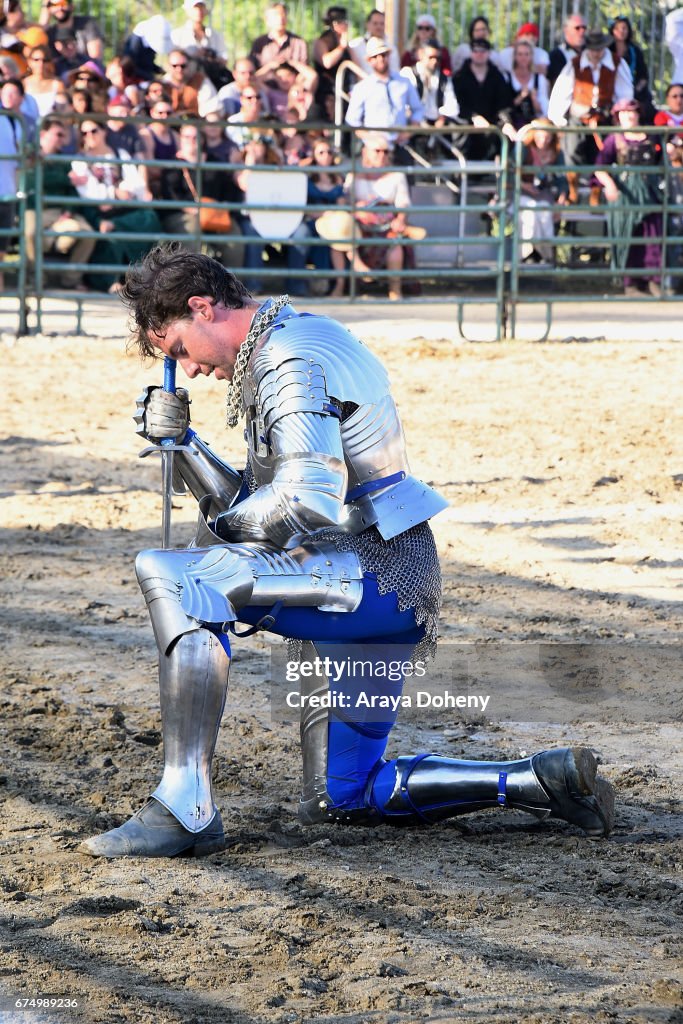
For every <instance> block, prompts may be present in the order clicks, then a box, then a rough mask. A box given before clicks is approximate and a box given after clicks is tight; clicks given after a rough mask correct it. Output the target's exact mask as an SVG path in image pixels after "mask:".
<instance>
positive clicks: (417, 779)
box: [370, 754, 551, 822]
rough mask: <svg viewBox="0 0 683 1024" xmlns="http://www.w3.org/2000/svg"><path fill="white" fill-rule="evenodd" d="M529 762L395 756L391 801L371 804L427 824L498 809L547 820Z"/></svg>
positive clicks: (383, 812) (546, 800)
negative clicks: (529, 813)
mask: <svg viewBox="0 0 683 1024" xmlns="http://www.w3.org/2000/svg"><path fill="white" fill-rule="evenodd" d="M532 760H533V759H532V758H525V759H524V760H522V761H500V762H498V761H455V760H453V759H452V758H448V757H440V756H439V755H437V754H420V755H418V756H417V757H399V758H397V759H396V761H395V762H394V773H395V775H394V788H393V791H392V793H391V795H390V797H389V799H388V800H387V801H386V802H385V803H384V805H383V806H378V805H377V804H375V803H374V800H373V798H372V796H370V802H371V803H372V804H373V805H374V806H375V809H376V810H378V811H379V813H380V814H381V815H382V816H383V817H392V816H394V815H396V816H400V817H404V816H406V815H407V816H414V817H416V818H421V819H422V820H423V821H429V822H433V821H441V820H442V819H444V818H451V817H453V816H454V815H456V814H469V813H471V812H472V811H480V810H483V809H484V808H486V807H495V806H496V805H499V806H501V807H512V808H518V809H519V810H525V811H530V812H531V813H532V814H535V815H536V816H537V817H539V818H545V817H547V816H548V815H549V814H550V812H551V807H550V802H549V798H548V794H547V793H546V791H545V789H544V788H543V786H542V785H541V783H540V781H539V779H538V776H537V775H536V772H535V771H534V767H533V763H532ZM385 770H386V769H385Z"/></svg>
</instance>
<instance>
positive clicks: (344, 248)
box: [315, 210, 361, 252]
mask: <svg viewBox="0 0 683 1024" xmlns="http://www.w3.org/2000/svg"><path fill="white" fill-rule="evenodd" d="M315 229H316V231H317V232H318V234H319V235H320V237H321V238H327V239H328V240H329V241H330V242H331V243H332V244H331V245H330V248H331V249H336V251H337V252H351V250H352V249H353V242H352V241H351V239H352V238H353V237H354V230H353V229H354V222H353V217H352V216H351V214H350V213H348V212H347V211H346V210H326V211H325V213H324V214H323V215H322V217H318V219H317V221H316V222H315ZM360 237H361V235H360V231H357V232H356V238H357V239H358V240H360Z"/></svg>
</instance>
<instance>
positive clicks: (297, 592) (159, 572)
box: [136, 539, 363, 653]
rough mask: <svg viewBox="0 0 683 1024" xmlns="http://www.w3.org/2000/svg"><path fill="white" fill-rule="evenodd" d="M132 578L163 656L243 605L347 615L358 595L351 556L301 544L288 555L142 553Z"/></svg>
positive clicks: (249, 549) (255, 550)
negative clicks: (184, 638) (183, 639)
mask: <svg viewBox="0 0 683 1024" xmlns="http://www.w3.org/2000/svg"><path fill="white" fill-rule="evenodd" d="M136 571H137V574H138V580H139V581H140V586H141V588H142V592H143V594H144V596H145V601H146V602H147V606H148V608H149V613H150V617H151V619H152V625H153V627H154V634H155V636H156V640H157V644H158V646H159V650H160V651H162V653H166V652H167V651H168V649H169V647H170V646H171V645H172V644H173V642H174V640H176V639H177V638H178V637H179V636H183V635H184V634H185V633H189V632H192V631H193V630H195V629H197V628H198V627H199V624H200V623H214V624H222V623H225V622H234V621H235V620H236V619H237V618H238V614H237V613H238V611H239V609H240V608H244V607H245V606H246V605H247V604H255V605H271V604H275V603H276V602H277V601H281V602H282V603H283V605H286V606H294V607H308V608H311V607H312V608H319V609H320V610H321V611H335V612H352V611H355V609H356V608H357V607H358V605H359V604H360V601H361V598H362V596H363V571H362V569H361V566H360V561H359V559H358V556H357V555H356V554H355V552H353V551H349V552H338V551H337V550H336V548H335V547H334V545H332V544H331V543H329V542H320V543H316V542H315V541H313V540H308V539H307V540H304V541H302V542H301V544H300V545H298V546H297V547H295V548H293V549H292V550H291V551H280V550H278V549H277V548H273V547H270V546H268V545H266V544H225V545H215V546H212V547H209V548H188V549H186V550H181V551H165V550H152V551H143V552H141V553H140V554H139V555H138V558H137V561H136Z"/></svg>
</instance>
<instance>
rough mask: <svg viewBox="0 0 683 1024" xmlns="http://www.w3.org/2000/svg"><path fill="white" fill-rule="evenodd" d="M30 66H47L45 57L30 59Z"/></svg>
mask: <svg viewBox="0 0 683 1024" xmlns="http://www.w3.org/2000/svg"><path fill="white" fill-rule="evenodd" d="M30 60H31V63H32V64H47V57H31V58H30Z"/></svg>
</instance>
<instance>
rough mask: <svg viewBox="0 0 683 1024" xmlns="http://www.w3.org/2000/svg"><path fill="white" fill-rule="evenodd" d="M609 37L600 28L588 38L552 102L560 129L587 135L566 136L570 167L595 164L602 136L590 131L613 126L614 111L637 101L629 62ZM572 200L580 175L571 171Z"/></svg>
mask: <svg viewBox="0 0 683 1024" xmlns="http://www.w3.org/2000/svg"><path fill="white" fill-rule="evenodd" d="M609 42H610V40H609V36H607V35H605V33H604V32H601V31H599V30H596V29H592V30H591V31H590V32H588V33H587V35H586V45H585V48H584V50H583V51H582V53H581V54H580V55H577V56H576V57H574V58H573V60H570V61H568V62H567V63H566V64H565V66H564V67H563V69H562V71H561V72H560V74H559V76H558V78H557V81H556V82H555V85H554V86H553V90H552V92H551V94H550V101H549V103H548V117H549V118H550V120H551V121H552V122H553V124H556V125H558V127H561V128H564V127H566V126H570V127H584V128H585V129H587V131H586V132H585V133H577V132H571V133H570V132H568V133H566V134H565V135H563V139H562V149H563V152H564V157H565V160H566V162H567V163H568V164H592V163H594V162H595V157H596V154H597V153H598V150H599V149H600V146H601V142H600V137H599V136H595V135H594V134H593V132H592V131H591V130H590V129H592V128H595V127H597V126H599V125H606V124H611V115H610V111H611V109H612V106H613V105H614V103H616V102H618V101H619V100H631V99H633V78H632V77H631V71H630V69H629V66H628V64H627V63H626V61H623V60H619V59H618V58H616V57H615V56H614V55H613V54H612V53H611V52H610V50H609V49H608V46H609ZM567 180H568V182H569V201H570V202H571V203H576V202H578V172H577V171H569V172H568V174H567Z"/></svg>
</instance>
